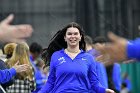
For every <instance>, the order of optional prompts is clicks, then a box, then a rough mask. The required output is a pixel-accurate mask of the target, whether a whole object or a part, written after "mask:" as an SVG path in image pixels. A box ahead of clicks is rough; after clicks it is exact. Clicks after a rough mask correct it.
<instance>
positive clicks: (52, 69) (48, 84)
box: [38, 55, 56, 93]
mask: <svg viewBox="0 0 140 93" xmlns="http://www.w3.org/2000/svg"><path fill="white" fill-rule="evenodd" d="M54 59H55V57H54V55H52V57H51V62H50V72H49V76H48V80H47V82H46V84H45V85H44V86H43V87H42V88H41V90H40V91H39V92H38V93H50V91H51V90H52V89H53V87H54V83H55V80H56V77H55V64H54Z"/></svg>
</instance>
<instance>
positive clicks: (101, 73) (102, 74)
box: [85, 35, 108, 88]
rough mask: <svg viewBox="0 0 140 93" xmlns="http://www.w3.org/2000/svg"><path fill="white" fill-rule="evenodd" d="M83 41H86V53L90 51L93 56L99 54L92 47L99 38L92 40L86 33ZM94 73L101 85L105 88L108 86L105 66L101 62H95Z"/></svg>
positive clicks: (98, 41)
mask: <svg viewBox="0 0 140 93" xmlns="http://www.w3.org/2000/svg"><path fill="white" fill-rule="evenodd" d="M93 41H94V43H93ZM85 42H86V51H87V53H90V54H91V55H92V56H93V57H94V58H96V57H97V56H99V55H100V54H99V52H98V51H97V50H96V49H94V48H93V45H94V44H96V43H100V42H101V41H100V39H99V40H98V39H95V40H92V38H91V37H90V36H87V35H86V36H85ZM104 42H105V41H104ZM96 73H97V77H98V79H99V82H100V83H101V85H102V86H104V87H105V88H108V80H107V73H106V68H105V66H104V64H103V63H101V62H96Z"/></svg>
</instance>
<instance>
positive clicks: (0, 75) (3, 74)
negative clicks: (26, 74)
mask: <svg viewBox="0 0 140 93" xmlns="http://www.w3.org/2000/svg"><path fill="white" fill-rule="evenodd" d="M15 75H16V70H15V69H14V68H10V69H5V70H0V84H4V83H6V82H8V81H9V80H11V79H12V77H13V76H15Z"/></svg>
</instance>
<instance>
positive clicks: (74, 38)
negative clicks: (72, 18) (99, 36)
mask: <svg viewBox="0 0 140 93" xmlns="http://www.w3.org/2000/svg"><path fill="white" fill-rule="evenodd" d="M64 39H65V41H66V42H67V46H77V45H78V46H79V41H81V35H80V32H79V30H78V29H77V28H75V27H70V28H68V29H67V31H66V34H65V37H64Z"/></svg>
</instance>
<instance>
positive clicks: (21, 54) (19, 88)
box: [6, 43, 36, 93]
mask: <svg viewBox="0 0 140 93" xmlns="http://www.w3.org/2000/svg"><path fill="white" fill-rule="evenodd" d="M17 61H19V62H18V64H19V65H22V64H27V65H29V66H30V69H29V70H27V71H25V72H22V73H19V74H17V75H16V76H15V78H14V83H13V84H12V85H11V86H9V87H7V88H6V92H7V93H31V91H33V90H34V89H35V87H36V86H35V79H34V70H33V67H32V65H31V62H30V60H29V47H28V45H27V44H26V43H20V44H17V46H16V48H15V49H14V52H13V55H12V57H11V58H10V59H8V60H7V62H6V63H7V65H8V67H10V68H11V67H12V66H14V65H15V64H16V62H17Z"/></svg>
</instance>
